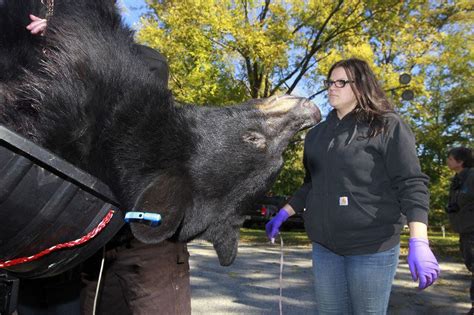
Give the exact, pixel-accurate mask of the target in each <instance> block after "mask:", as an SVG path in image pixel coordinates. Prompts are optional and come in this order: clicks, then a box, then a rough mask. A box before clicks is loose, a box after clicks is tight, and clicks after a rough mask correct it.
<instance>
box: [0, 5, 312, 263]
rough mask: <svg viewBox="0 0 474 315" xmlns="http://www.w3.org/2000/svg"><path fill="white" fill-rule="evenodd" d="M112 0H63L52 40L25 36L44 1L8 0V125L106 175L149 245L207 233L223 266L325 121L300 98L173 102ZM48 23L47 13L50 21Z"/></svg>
mask: <svg viewBox="0 0 474 315" xmlns="http://www.w3.org/2000/svg"><path fill="white" fill-rule="evenodd" d="M114 2H115V1H112V0H102V1H97V0H81V1H77V0H56V1H55V6H54V15H53V16H52V17H50V19H49V21H48V28H47V31H46V33H45V34H44V36H33V35H31V34H29V32H28V31H27V30H26V29H25V26H26V25H27V24H28V14H29V13H33V14H38V15H41V14H42V13H41V12H40V11H41V10H43V11H44V8H43V7H41V2H40V1H39V0H0V19H1V21H0V26H1V27H2V29H1V30H0V32H1V35H0V36H1V37H0V38H1V42H0V60H1V62H0V94H1V96H0V97H1V98H0V102H1V104H0V123H1V124H4V125H5V126H7V127H8V128H9V129H11V130H14V131H16V132H18V133H20V134H22V135H24V136H26V137H28V138H30V139H32V140H33V141H34V142H36V143H38V144H40V145H41V146H43V147H45V148H47V149H49V150H51V151H52V152H53V153H55V154H57V155H59V156H61V157H62V158H64V159H66V160H67V161H69V162H71V163H73V164H74V165H76V166H78V167H80V168H82V169H84V170H85V171H87V172H89V173H91V174H92V175H94V176H96V177H98V178H100V179H101V180H102V181H103V182H105V183H106V184H107V185H108V186H109V187H110V188H111V190H112V191H113V192H114V194H115V195H116V197H117V198H118V200H119V202H120V203H121V205H122V207H123V208H124V209H127V210H128V209H140V210H146V211H151V212H157V213H160V214H162V216H163V221H162V224H161V225H160V226H159V227H149V226H146V225H142V224H131V228H132V232H133V233H134V235H135V237H137V238H138V239H139V240H141V241H143V242H147V243H157V242H160V241H162V240H164V239H167V238H170V237H175V238H177V239H179V240H181V241H189V240H191V239H193V238H196V237H200V238H204V239H206V240H209V241H210V242H212V243H213V245H214V247H215V249H216V251H217V254H218V257H219V261H220V263H221V264H222V265H229V264H231V263H232V262H233V260H234V258H235V256H236V253H237V244H238V239H239V228H240V226H241V225H242V223H243V220H244V218H243V215H242V210H244V209H246V207H250V206H251V205H252V204H253V202H255V200H256V199H257V198H259V197H260V196H261V195H263V194H264V193H265V192H266V191H267V190H268V189H269V188H270V187H271V184H272V183H273V182H274V180H275V178H276V176H277V174H278V172H279V170H280V168H281V166H282V164H283V160H282V153H283V150H284V149H285V147H286V146H287V144H288V143H289V141H290V139H291V137H292V136H293V135H294V134H295V133H296V132H297V131H299V130H301V129H302V128H306V127H309V126H311V125H314V124H315V123H316V122H318V121H319V120H320V113H319V110H318V109H317V107H315V106H314V105H312V104H311V103H310V102H308V101H307V100H305V99H302V98H297V97H293V96H284V97H272V98H269V99H261V100H251V101H249V102H247V103H245V104H240V105H236V106H232V107H201V106H191V105H179V104H175V102H174V100H173V97H172V94H171V92H170V91H169V90H168V89H167V88H166V87H165V86H163V85H162V84H161V83H160V82H159V81H157V80H156V79H155V77H154V76H153V74H151V73H150V71H149V70H148V68H147V66H146V65H145V64H144V63H143V62H142V61H141V60H140V58H139V57H138V56H137V52H136V51H135V49H136V48H135V47H134V44H133V32H132V31H131V30H130V29H129V28H128V27H126V26H125V25H124V24H123V23H122V21H121V18H120V15H119V14H118V12H117V9H116V6H115V3H114ZM43 16H44V14H43Z"/></svg>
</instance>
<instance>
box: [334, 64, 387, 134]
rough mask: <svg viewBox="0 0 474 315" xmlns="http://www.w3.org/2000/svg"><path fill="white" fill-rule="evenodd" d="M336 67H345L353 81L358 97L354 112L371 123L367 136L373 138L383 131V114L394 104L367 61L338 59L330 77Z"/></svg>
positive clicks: (358, 118) (352, 85)
mask: <svg viewBox="0 0 474 315" xmlns="http://www.w3.org/2000/svg"><path fill="white" fill-rule="evenodd" d="M336 68H343V69H344V70H345V71H346V74H347V79H348V80H349V81H353V82H352V83H350V85H351V89H352V91H353V92H354V94H355V97H356V99H357V105H356V108H355V109H354V112H355V115H356V119H357V121H359V122H367V123H368V124H369V131H368V134H367V137H369V138H371V137H374V136H376V135H377V134H379V133H381V132H383V131H384V129H385V119H384V118H383V114H385V113H388V112H393V105H392V104H391V103H390V102H389V101H388V99H387V97H386V96H385V93H384V91H383V89H382V87H381V86H380V84H379V83H378V81H377V78H376V77H375V75H374V72H373V71H372V70H371V69H370V67H369V65H368V64H367V62H365V61H363V60H361V59H357V58H350V59H345V60H341V61H338V62H336V63H335V64H333V65H332V67H331V69H329V72H328V78H329V77H330V76H331V73H332V71H333V70H334V69H336Z"/></svg>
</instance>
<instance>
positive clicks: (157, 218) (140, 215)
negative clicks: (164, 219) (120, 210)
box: [125, 211, 161, 226]
mask: <svg viewBox="0 0 474 315" xmlns="http://www.w3.org/2000/svg"><path fill="white" fill-rule="evenodd" d="M125 222H127V223H132V222H133V223H145V224H148V225H151V226H158V224H159V223H160V222H161V215H159V214H158V213H153V212H137V211H130V212H127V213H125Z"/></svg>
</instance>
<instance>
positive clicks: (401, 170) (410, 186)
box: [289, 110, 429, 255]
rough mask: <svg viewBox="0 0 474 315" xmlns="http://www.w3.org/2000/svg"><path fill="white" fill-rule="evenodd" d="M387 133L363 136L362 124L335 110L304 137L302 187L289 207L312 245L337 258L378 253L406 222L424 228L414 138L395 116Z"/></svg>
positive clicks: (423, 180) (424, 197) (424, 202)
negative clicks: (300, 215)
mask: <svg viewBox="0 0 474 315" xmlns="http://www.w3.org/2000/svg"><path fill="white" fill-rule="evenodd" d="M385 119H386V122H387V125H386V131H385V132H384V133H381V134H378V135H377V136H375V137H372V138H367V137H366V135H367V131H368V124H366V123H360V122H357V123H356V118H355V115H354V113H349V114H348V115H346V116H345V117H344V118H343V119H342V120H339V118H338V117H337V114H336V111H335V110H333V111H332V112H331V113H330V114H329V116H328V118H327V119H326V120H325V121H324V122H323V123H321V124H319V125H317V126H316V127H314V128H313V129H312V130H310V131H309V133H308V134H307V136H306V140H305V150H304V151H305V153H304V164H305V168H306V177H305V181H304V184H303V186H302V187H301V188H300V189H299V190H298V191H297V192H296V193H295V194H294V195H293V197H292V199H291V200H290V202H289V204H290V205H291V206H292V207H293V209H295V211H296V212H303V217H304V220H305V227H306V231H307V233H308V236H309V238H310V239H311V240H312V241H313V242H317V243H320V244H322V245H323V246H325V247H327V248H329V249H330V250H332V251H334V252H336V253H338V254H341V255H360V254H369V253H375V252H379V251H384V250H388V249H390V248H392V247H393V246H395V245H396V244H398V243H399V241H400V231H401V228H402V227H403V225H404V224H405V216H406V218H407V219H408V222H412V221H418V222H422V223H427V221H428V207H429V192H428V187H427V184H428V177H427V176H426V175H425V174H423V173H422V172H421V169H420V163H419V160H418V157H417V154H416V148H415V138H414V136H413V134H412V132H411V131H410V129H409V127H408V126H407V125H406V124H405V123H404V122H403V121H402V119H401V118H400V117H399V116H398V115H397V114H395V113H390V114H386V115H385Z"/></svg>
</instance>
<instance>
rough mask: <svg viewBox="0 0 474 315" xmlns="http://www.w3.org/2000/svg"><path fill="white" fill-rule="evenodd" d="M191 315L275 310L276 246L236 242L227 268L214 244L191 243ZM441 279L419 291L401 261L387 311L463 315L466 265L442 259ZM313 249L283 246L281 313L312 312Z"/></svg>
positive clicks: (466, 293)
mask: <svg viewBox="0 0 474 315" xmlns="http://www.w3.org/2000/svg"><path fill="white" fill-rule="evenodd" d="M189 251H190V253H191V259H190V264H191V287H192V310H193V311H192V313H193V314H195V315H198V314H279V299H280V297H279V290H280V289H279V288H280V284H279V277H280V253H281V252H280V245H270V244H269V245H268V246H261V245H260V246H252V245H247V244H245V245H240V246H239V254H238V255H237V258H236V260H235V262H234V264H233V265H232V266H230V267H222V266H220V265H219V263H218V260H217V256H216V254H215V252H214V250H213V248H212V245H210V244H208V243H205V242H192V243H190V244H189ZM441 269H442V277H441V279H440V280H439V281H438V282H437V283H436V284H435V285H434V286H433V287H430V288H428V289H426V290H424V291H419V290H417V287H416V283H414V282H413V281H412V280H411V276H410V272H409V270H408V265H407V264H406V262H405V259H401V260H400V263H399V267H398V270H397V275H396V277H395V282H394V286H393V290H392V295H391V297H390V304H389V314H397V315H398V314H400V315H411V314H443V315H445V314H463V313H466V312H467V311H468V310H469V307H470V303H468V302H469V285H470V283H469V277H468V273H467V270H466V269H465V267H464V265H462V264H461V263H457V262H441ZM312 281H313V275H312V273H311V251H310V248H309V247H294V246H292V247H285V248H284V270H283V282H282V287H283V298H282V305H283V314H292V315H293V314H314V313H315V307H316V304H315V301H314V298H313V287H312Z"/></svg>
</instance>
